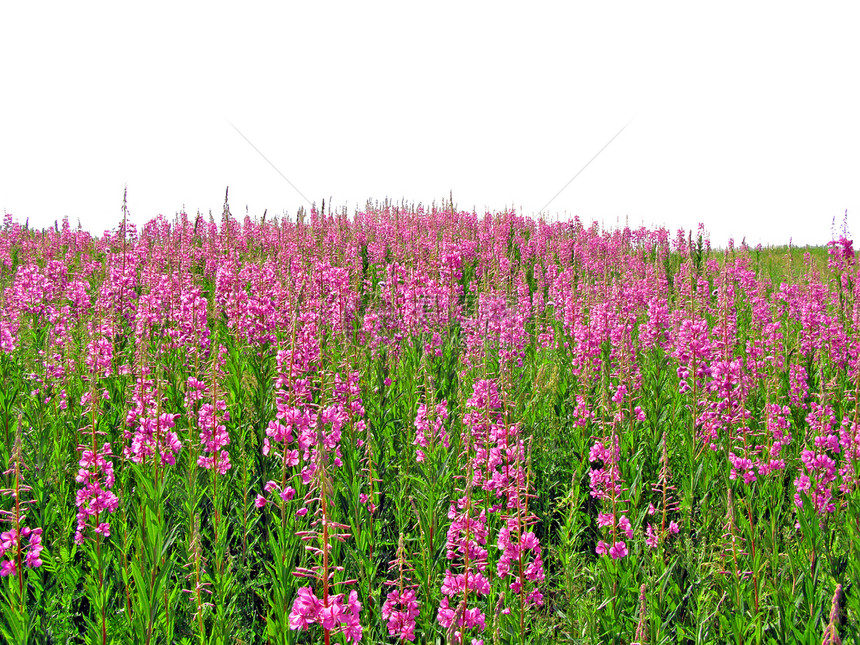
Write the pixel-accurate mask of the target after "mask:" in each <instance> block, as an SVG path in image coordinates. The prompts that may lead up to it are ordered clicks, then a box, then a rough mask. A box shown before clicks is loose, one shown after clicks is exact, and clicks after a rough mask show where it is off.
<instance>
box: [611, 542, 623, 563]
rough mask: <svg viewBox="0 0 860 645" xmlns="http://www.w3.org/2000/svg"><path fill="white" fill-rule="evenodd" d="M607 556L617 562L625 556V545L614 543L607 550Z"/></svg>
mask: <svg viewBox="0 0 860 645" xmlns="http://www.w3.org/2000/svg"><path fill="white" fill-rule="evenodd" d="M609 555H610V556H612V559H613V560H618V559H620V558H623V557H624V556H626V555H627V545H626V544H625V543H624V542H616V543H615V544H613V545H612V546H611V547H610V549H609Z"/></svg>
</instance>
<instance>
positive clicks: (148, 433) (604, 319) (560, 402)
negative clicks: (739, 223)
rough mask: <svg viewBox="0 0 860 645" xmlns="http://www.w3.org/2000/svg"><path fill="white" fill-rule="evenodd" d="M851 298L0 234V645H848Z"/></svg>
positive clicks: (572, 264)
mask: <svg viewBox="0 0 860 645" xmlns="http://www.w3.org/2000/svg"><path fill="white" fill-rule="evenodd" d="M124 213H125V211H124ZM858 271H860V264H858V262H857V261H856V259H855V255H854V251H853V248H852V244H851V241H850V240H849V239H848V236H847V234H846V235H843V236H842V237H840V238H839V239H837V240H835V241H834V242H833V243H831V245H830V246H829V247H827V249H823V248H822V249H814V250H813V251H812V252H811V253H810V252H806V253H804V251H803V250H798V249H766V250H761V249H750V248H747V247H746V246H745V245H741V246H740V247H735V246H734V245H733V244H732V243H731V242H729V243H728V245H727V248H726V249H725V250H722V251H716V250H713V249H711V248H710V244H709V241H708V238H707V235H706V234H705V233H704V231H703V230H702V229H701V228H700V229H699V230H698V231H693V232H685V231H677V232H670V231H668V230H665V229H657V230H648V229H644V228H642V229H638V230H631V229H629V228H624V229H620V230H602V229H601V228H600V227H598V226H597V225H592V226H585V225H583V224H582V223H580V222H579V220H573V221H568V222H556V223H547V222H545V221H540V220H535V219H530V218H524V217H520V216H517V215H515V214H513V213H507V212H503V213H495V214H489V213H488V214H486V215H484V216H478V215H476V214H473V213H467V212H458V211H457V210H456V209H455V208H454V207H453V205H448V206H440V207H435V206H434V207H432V208H428V209H424V208H420V207H418V208H416V207H405V206H396V205H392V204H389V203H384V204H376V205H370V204H369V205H368V207H367V208H366V209H365V210H364V211H363V212H358V213H356V214H355V215H354V216H348V215H347V214H346V213H345V212H344V213H332V212H331V211H329V212H326V211H325V209H324V208H323V209H319V210H318V209H316V208H314V209H312V210H311V211H310V212H309V213H304V212H300V213H299V216H298V217H297V218H296V220H293V221H291V220H289V219H286V218H282V219H274V220H272V219H268V220H267V219H266V216H265V215H264V216H263V217H262V218H256V219H252V218H250V217H245V218H244V220H241V219H238V218H235V217H234V216H232V215H231V213H230V210H229V207H228V205H227V203H226V202H225V208H224V212H223V214H222V215H221V216H220V217H219V218H217V219H216V218H213V217H212V216H211V215H210V216H208V217H204V216H200V215H198V216H196V217H190V216H187V215H185V214H180V215H179V216H177V217H175V218H173V220H168V219H165V218H163V217H159V218H157V219H155V220H152V221H150V222H148V223H147V224H145V225H144V226H143V227H142V228H141V229H139V230H138V229H137V228H136V227H135V226H133V225H132V224H130V223H129V222H128V220H127V218H126V217H125V216H124V217H123V219H122V221H121V222H120V223H119V224H118V226H117V227H116V228H115V229H113V230H110V231H106V232H105V233H104V234H102V235H100V236H95V235H92V234H90V233H88V232H86V231H84V230H81V229H80V227H78V228H77V229H74V228H72V227H70V226H69V224H68V222H62V223H60V224H58V225H56V226H55V227H54V228H51V229H48V230H41V231H38V230H33V229H31V228H29V227H28V226H26V225H25V224H22V223H20V222H18V221H16V220H15V219H13V218H12V216H10V215H7V216H6V218H5V220H4V222H3V225H2V228H0V434H2V441H0V465H2V470H3V474H2V482H0V488H2V491H0V493H2V494H0V514H2V518H0V519H2V520H3V525H2V527H0V528H2V534H0V561H2V564H0V576H2V578H0V634H2V641H3V642H8V643H16V644H17V643H70V644H72V643H74V644H78V643H80V644H83V643H87V644H93V645H95V644H101V645H103V644H105V643H135V644H136V643H141V644H150V643H153V644H154V643H164V644H172V643H181V644H196V643H200V644H207V643H218V644H224V645H226V644H227V643H231V644H232V643H242V644H252V643H276V644H286V643H326V644H328V643H358V642H362V643H400V642H416V643H452V644H453V643H456V644H459V643H466V644H471V645H481V644H483V645H490V644H491V643H614V644H621V643H623V644H629V643H640V644H642V643H652V644H656V643H789V642H801V643H822V642H823V643H838V642H843V643H860V636H858V633H860V589H858V583H860V553H858V549H860V492H858V477H860V423H858V421H860V402H858V398H860V297H858V295H860V273H858Z"/></svg>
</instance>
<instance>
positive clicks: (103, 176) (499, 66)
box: [0, 0, 860, 245]
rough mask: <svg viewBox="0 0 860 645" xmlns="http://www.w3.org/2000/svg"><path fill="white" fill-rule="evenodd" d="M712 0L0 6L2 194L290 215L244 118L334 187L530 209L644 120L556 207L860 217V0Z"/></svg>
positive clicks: (770, 239)
mask: <svg viewBox="0 0 860 645" xmlns="http://www.w3.org/2000/svg"><path fill="white" fill-rule="evenodd" d="M240 4H241V7H240ZM712 4H713V8H709V9H704V8H702V6H701V3H692V2H684V3H676V4H664V3H654V2H635V3H619V2H611V3H610V2H600V3H595V2H591V3H587V4H586V3H579V2H565V3H559V4H543V3H531V2H530V3H518V4H516V5H507V4H502V3H498V2H493V3H476V2H465V1H463V0H461V1H460V2H443V1H434V2H429V3H423V4H421V5H418V4H413V3H410V2H391V3H372V4H366V3H358V2H350V3H326V2H313V1H310V0H306V1H304V2H300V3H293V2H280V3H270V4H269V3H266V4H263V3H232V8H231V9H224V8H222V6H221V5H220V4H219V3H213V2H208V3H202V4H191V3H180V2H167V3H161V2H146V3H136V4H135V5H134V6H131V4H129V5H128V6H126V3H118V2H111V3H101V4H95V3H53V4H52V3H44V2H42V3H26V2H17V3H6V2H4V3H3V4H2V6H0V45H2V52H3V53H2V58H0V210H5V211H7V212H10V213H13V214H14V215H15V216H16V218H18V219H19V220H21V221H23V220H24V219H25V218H28V217H29V218H30V222H31V225H35V226H46V225H48V224H49V223H50V224H53V221H54V220H55V219H61V218H62V217H63V216H64V215H68V216H69V218H70V220H71V221H72V223H73V224H75V223H76V222H77V220H78V219H80V222H81V223H82V225H83V226H84V227H85V228H88V229H90V230H92V231H94V232H101V231H103V230H105V229H107V228H113V227H114V226H115V225H116V223H117V222H118V220H119V218H120V206H121V202H122V192H123V187H124V186H125V185H128V191H129V206H130V209H131V212H132V216H133V218H134V219H135V220H136V221H138V222H142V221H145V220H147V219H149V218H151V217H153V216H155V215H156V214H157V213H164V214H165V215H168V216H172V215H173V214H174V213H175V212H177V211H179V210H180V209H182V208H183V206H184V208H185V209H186V210H187V212H189V213H191V214H194V213H196V212H197V211H198V210H200V211H202V212H203V213H204V214H208V211H209V210H210V209H211V210H212V211H213V212H214V213H215V214H216V215H218V214H220V212H221V207H222V204H223V199H224V189H225V187H226V186H228V185H229V186H230V205H231V210H232V212H233V214H234V215H238V216H244V213H245V208H246V206H247V207H248V209H249V212H250V213H251V215H252V216H258V217H259V216H261V215H262V213H263V209H268V211H269V215H270V216H272V215H280V214H283V212H284V211H287V212H288V213H290V214H292V215H294V214H295V212H296V210H297V208H298V207H299V206H301V205H302V204H304V203H305V202H304V200H303V198H302V197H301V196H300V195H299V194H298V193H297V192H296V191H295V190H293V188H291V187H290V186H289V184H288V183H287V182H285V181H284V180H283V179H282V178H281V177H280V176H279V175H278V174H277V173H276V172H275V171H274V170H273V169H272V168H271V167H270V166H269V165H268V164H267V163H266V162H265V161H264V160H263V159H262V158H261V157H260V156H259V155H258V154H257V152H255V151H254V150H253V148H252V147H251V146H250V145H248V143H246V142H245V141H244V140H243V139H242V138H241V137H240V136H239V134H237V133H236V131H235V130H234V129H233V128H232V127H231V126H230V125H229V123H228V121H229V122H232V123H234V124H235V125H236V127H237V128H239V130H241V131H242V132H243V133H244V135H245V136H246V137H248V139H250V140H251V141H252V142H253V143H254V145H256V146H257V148H259V149H260V150H261V151H262V152H263V153H264V154H265V155H266V156H267V157H268V158H269V159H270V160H271V161H272V162H273V163H274V164H275V165H276V166H277V167H278V169H280V171H281V172H283V173H284V175H286V176H287V177H288V178H289V179H290V181H292V182H293V183H294V184H295V185H296V186H297V187H298V188H299V190H300V191H301V192H302V193H303V194H304V195H306V196H307V197H308V198H309V199H310V200H311V201H316V202H317V204H319V203H320V202H321V200H322V199H325V200H326V202H328V201H329V199H330V198H332V199H333V203H334V205H335V206H336V207H340V206H343V205H347V206H348V207H349V211H350V212H352V211H353V209H354V208H355V206H356V205H362V206H363V205H364V204H365V202H366V200H367V199H368V198H373V199H379V200H382V199H383V198H385V197H390V198H392V199H394V200H396V201H400V200H401V199H403V198H405V199H406V200H407V201H415V202H419V201H420V202H424V203H425V204H429V203H430V202H431V201H432V200H434V199H435V200H437V202H440V201H442V200H443V199H447V196H448V192H449V191H453V194H454V201H455V203H456V204H457V205H458V206H459V207H460V208H463V209H468V210H471V209H472V208H473V207H474V208H476V209H477V210H478V212H482V211H483V210H484V209H490V210H498V209H502V208H505V207H506V206H511V205H513V206H514V207H515V208H516V209H517V210H518V211H520V212H522V213H523V214H527V215H528V214H535V213H536V212H537V211H538V210H539V209H540V208H541V207H542V206H544V204H546V203H547V202H548V201H549V200H550V199H551V198H552V197H553V195H555V194H556V193H557V192H558V191H559V190H560V189H561V188H562V186H564V185H565V183H567V181H568V180H570V178H571V177H573V175H574V174H576V172H577V171H578V170H580V168H582V166H583V165H584V164H585V163H586V162H588V160H589V159H591V158H592V157H593V156H594V154H595V153H597V151H598V150H600V148H601V147H602V146H603V145H604V144H606V142H607V141H609V139H610V138H611V137H612V136H613V135H614V134H615V133H616V132H618V130H619V129H620V128H621V127H622V126H623V125H624V124H625V123H627V122H628V121H630V120H631V119H633V120H632V122H631V123H630V125H629V126H628V127H627V129H626V130H624V132H622V133H621V135H620V136H618V138H617V139H615V141H613V142H612V144H611V145H609V147H607V148H606V150H605V151H604V152H603V153H602V154H601V155H600V156H599V157H597V159H596V160H595V161H594V162H593V163H592V164H591V165H590V166H589V167H588V168H587V169H586V170H585V171H584V172H583V173H582V174H581V175H580V176H579V177H578V178H577V179H576V180H575V181H574V182H573V183H572V184H571V185H570V186H569V187H568V188H567V189H566V190H565V191H564V192H562V194H561V195H559V196H558V197H557V198H556V199H555V201H553V202H552V204H551V205H550V207H549V208H548V209H547V212H548V214H549V215H550V216H551V217H554V216H567V215H574V214H577V215H579V216H580V217H581V218H582V219H583V220H586V221H591V220H598V221H603V222H604V223H606V224H608V225H614V224H615V223H616V222H621V223H623V222H624V221H625V218H628V220H629V222H630V224H632V225H639V224H641V223H645V224H649V225H650V224H666V225H668V226H669V227H671V228H677V227H678V226H684V227H685V228H691V227H695V226H696V224H697V223H698V222H699V221H702V222H704V223H705V225H706V227H707V228H708V229H709V230H710V231H711V237H712V240H713V242H714V243H715V244H717V245H724V244H725V242H726V241H727V240H728V238H729V236H734V237H735V239H736V241H738V242H739V241H740V239H741V238H742V237H743V236H746V238H747V241H748V242H749V243H751V244H755V243H758V242H761V243H764V244H782V243H787V242H788V239H789V237H793V238H794V242H795V244H803V243H812V244H821V243H824V242H826V241H827V240H828V239H829V235H830V230H831V222H832V220H833V218H834V217H835V218H836V220H837V224H841V221H842V216H843V213H844V211H845V210H846V209H847V210H848V216H849V227H850V229H851V231H852V232H853V233H854V234H855V235H858V234H860V156H858V151H860V109H858V108H860V104H858V97H860V83H858V79H860V69H858V63H860V5H857V3H848V4H840V5H837V4H833V3H808V4H807V5H806V8H803V9H800V8H798V6H799V5H795V4H794V3H779V4H762V3H750V2H743V3H737V4H733V3H728V2H720V3H712ZM855 6H857V7H858V8H857V9H855V8H854V7H855Z"/></svg>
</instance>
